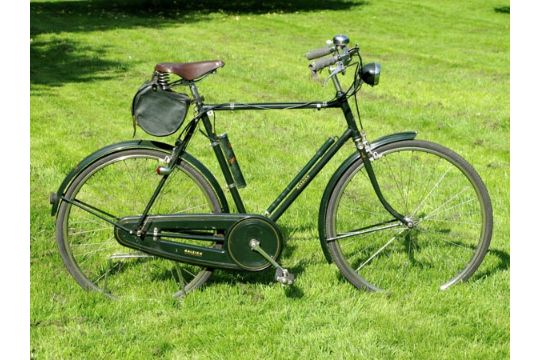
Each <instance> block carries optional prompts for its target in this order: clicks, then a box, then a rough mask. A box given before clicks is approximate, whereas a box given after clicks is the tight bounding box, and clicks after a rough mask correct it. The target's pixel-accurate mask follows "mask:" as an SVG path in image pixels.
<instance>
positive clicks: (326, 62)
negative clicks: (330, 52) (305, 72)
mask: <svg viewBox="0 0 540 360" xmlns="http://www.w3.org/2000/svg"><path fill="white" fill-rule="evenodd" d="M338 60H339V56H331V57H327V58H323V59H320V60H317V61H314V62H312V63H311V64H309V69H310V70H311V71H319V70H320V69H322V68H325V67H327V66H330V65H334V64H335V63H337V62H338Z"/></svg>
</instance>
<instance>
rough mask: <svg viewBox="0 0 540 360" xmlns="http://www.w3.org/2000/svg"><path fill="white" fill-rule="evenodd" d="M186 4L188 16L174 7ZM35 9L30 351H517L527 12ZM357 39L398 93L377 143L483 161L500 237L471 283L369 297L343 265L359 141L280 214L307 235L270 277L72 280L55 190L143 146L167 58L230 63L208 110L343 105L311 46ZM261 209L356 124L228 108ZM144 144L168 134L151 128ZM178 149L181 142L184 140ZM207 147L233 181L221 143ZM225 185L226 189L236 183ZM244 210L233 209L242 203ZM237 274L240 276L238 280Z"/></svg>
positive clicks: (294, 236) (240, 355)
mask: <svg viewBox="0 0 540 360" xmlns="http://www.w3.org/2000/svg"><path fill="white" fill-rule="evenodd" d="M176 3H177V4H176ZM267 3H270V2H265V3H262V4H261V3H260V2H256V1H251V0H243V1H231V2H226V5H223V4H220V2H219V1H213V0H205V1H192V0H187V1H177V2H172V1H169V2H166V1H146V2H143V1H133V2H131V1H127V0H122V1H116V2H108V1H65V2H63V1H35V2H32V3H31V4H30V8H31V42H30V51H31V69H30V73H31V84H30V85H31V99H30V101H31V184H30V186H31V188H30V197H31V258H30V262H31V274H30V276H31V285H30V291H31V310H30V311H31V314H30V316H31V324H30V335H31V356H32V357H34V358H36V359H49V358H50V359H59V358H60V359H72V358H84V359H100V358H111V359H115V358H130V359H131V358H133V359H147V358H154V357H155V358H166V359H273V358H276V359H299V358H301V359H308V358H336V359H349V358H367V359H388V358H399V359H417V358H422V359H423V358H425V359H471V358H473V359H474V358H478V359H486V358H490V359H491V358H497V359H499V358H508V357H509V353H510V349H509V347H510V326H509V324H510V276H509V268H510V239H509V234H510V229H509V213H510V204H509V177H510V152H509V130H510V111H509V107H510V105H509V78H510V67H509V63H510V54H509V48H510V40H509V26H510V24H509V23H510V21H509V9H510V8H509V3H508V1H507V0H495V1H493V0H488V1H464V0H459V1H452V2H440V1H435V0H430V1H422V2H420V1H418V2H417V1H414V2H411V1H405V0H382V1H360V0H350V1H349V0H342V1H340V0H332V1H306V0H301V1H296V2H293V1H291V2H288V1H281V0H280V1H276V2H272V5H268V4H267ZM339 33H344V34H347V35H348V36H349V37H350V38H351V42H353V43H359V44H360V47H361V50H362V54H363V57H364V61H366V62H372V61H376V62H380V63H382V75H381V80H380V84H379V86H377V87H374V88H368V87H367V86H366V87H364V88H363V89H362V91H361V97H360V103H361V110H362V117H363V123H364V126H365V127H366V128H367V131H368V135H369V137H370V139H375V138H377V137H379V136H382V135H385V134H389V133H394V132H399V131H404V130H416V131H418V133H419V135H418V138H419V139H424V140H430V141H433V142H438V143H441V144H443V145H445V146H447V147H449V148H452V149H454V150H455V151H457V152H458V153H460V154H461V155H462V156H463V157H465V158H466V159H467V160H468V161H469V162H470V163H471V164H473V165H474V167H475V168H476V169H477V171H478V172H479V174H480V175H481V176H482V178H483V179H484V181H485V183H486V185H487V187H488V190H489V192H490V195H491V199H492V202H493V211H494V234H493V239H492V245H491V248H490V250H489V252H488V254H487V255H486V258H485V261H484V263H483V264H482V265H481V267H480V269H479V270H478V272H477V273H476V274H475V276H473V278H472V279H471V281H469V282H468V283H465V284H461V285H458V286H455V287H453V288H451V289H450V290H448V291H445V292H440V291H438V290H436V288H433V287H430V286H425V285H423V284H421V283H420V284H418V287H416V288H412V289H411V288H409V289H406V290H400V289H397V290H396V291H395V292H393V293H392V294H391V295H388V294H381V293H366V292H362V291H358V290H356V289H354V288H353V287H352V286H351V285H350V284H349V283H347V282H346V281H345V280H343V278H342V277H341V276H340V274H339V272H338V270H337V268H336V266H335V265H329V264H327V263H326V261H325V259H324V255H323V253H322V251H321V249H320V245H319V241H318V233H317V216H318V209H319V202H320V198H321V195H322V191H323V190H324V188H325V186H326V183H327V182H328V180H329V178H330V176H331V175H332V173H333V171H334V170H335V169H336V168H337V166H338V165H339V164H340V163H341V161H343V159H345V158H346V157H347V156H348V155H349V154H350V153H351V152H352V151H354V148H353V147H352V145H351V146H347V147H345V148H344V149H342V151H341V152H340V153H339V154H338V155H337V156H336V158H335V159H333V160H332V162H331V163H330V164H329V166H328V167H327V168H326V169H325V170H324V171H323V172H322V173H321V175H320V176H319V177H318V178H316V179H315V180H314V181H313V182H312V184H311V185H310V187H309V188H308V189H307V190H306V191H305V192H304V193H303V194H302V196H301V197H300V198H299V199H298V201H297V202H296V203H295V204H294V205H293V206H292V207H291V208H290V209H289V210H288V212H287V213H286V214H285V215H284V216H283V217H282V218H281V219H280V221H279V225H280V226H282V227H283V228H284V229H285V232H286V233H287V234H288V235H289V239H288V250H287V251H285V253H284V255H283V257H282V263H283V264H284V265H285V266H287V267H291V268H298V269H301V271H300V272H299V274H298V279H297V282H296V288H295V289H294V290H286V289H284V288H282V287H281V286H279V285H278V284H275V283H274V282H273V281H272V275H273V274H272V271H267V272H264V273H260V274H250V275H245V276H241V275H240V274H237V275H235V276H227V275H226V274H225V273H223V272H217V273H216V274H215V275H214V276H213V277H212V278H211V279H210V281H209V282H208V284H207V286H205V287H204V288H203V289H202V290H201V291H196V292H194V293H192V294H190V295H188V296H187V297H186V298H185V299H184V300H182V301H181V302H175V301H172V300H170V299H164V300H163V301H156V302H142V301H128V300H125V301H124V300H121V301H111V300H108V299H107V298H105V297H103V296H101V295H99V294H92V293H88V292H85V291H83V290H82V289H81V288H80V287H79V286H78V285H77V284H76V282H75V281H74V280H73V279H72V278H71V277H70V276H69V274H68V273H67V271H66V270H65V268H64V265H63V263H62V260H61V258H60V255H59V253H58V249H57V246H56V243H55V240H54V239H55V236H54V218H53V217H51V216H50V205H49V203H48V195H49V193H50V192H51V191H55V190H56V189H57V187H58V186H59V184H60V183H61V182H62V180H63V178H64V177H65V176H66V175H67V173H68V172H69V171H70V170H71V169H72V168H73V167H74V166H75V165H76V164H77V163H78V162H79V161H80V160H81V159H82V158H84V157H85V156H86V155H88V154H89V153H91V152H93V151H95V150H97V149H99V148H101V147H103V146H106V145H108V144H111V143H115V142H120V141H124V140H129V139H131V138H132V133H133V129H132V120H131V116H130V105H131V99H132V96H133V94H134V93H135V91H136V90H137V88H138V87H139V85H140V84H141V83H142V82H143V81H144V80H146V79H148V78H149V76H150V74H151V72H152V70H153V67H154V65H155V64H156V63H158V62H165V61H178V62H187V61H198V60H210V59H221V60H223V61H224V62H225V64H226V65H225V67H224V68H223V69H220V70H219V71H218V72H217V75H213V76H210V77H209V78H207V79H205V80H204V81H202V82H201V83H200V86H199V89H200V91H201V93H202V94H203V95H204V96H205V98H206V100H207V102H209V103H222V102H230V101H235V102H272V101H282V100H287V101H301V100H325V99H330V98H332V97H333V95H334V94H333V88H332V87H331V86H326V87H321V86H319V85H318V84H316V83H314V82H313V81H311V80H310V79H309V72H308V69H307V66H306V65H307V62H306V61H305V59H304V58H303V54H305V53H306V51H308V50H310V49H313V48H318V47H321V46H323V45H324V41H325V40H326V39H329V38H331V37H332V36H333V35H335V34H339ZM217 115H218V116H217V119H216V126H217V129H218V131H220V132H227V133H228V135H229V138H230V139H231V141H232V142H233V144H234V146H235V152H236V155H237V157H238V159H239V161H240V163H241V165H242V169H243V172H244V176H245V177H246V180H247V183H248V187H247V188H246V189H243V190H241V194H242V196H243V198H244V200H245V204H246V208H247V210H248V212H251V213H262V212H263V211H264V210H265V209H266V208H267V207H268V205H269V204H270V203H271V202H272V200H273V199H274V198H275V197H276V196H277V195H278V194H279V192H280V191H281V190H282V189H283V188H284V187H285V186H286V185H287V184H288V182H289V180H290V179H291V178H292V176H293V175H294V174H296V172H297V171H298V169H299V168H300V167H301V166H302V165H303V164H304V163H305V162H307V160H308V159H309V158H310V157H311V156H312V155H313V153H314V152H315V151H316V150H317V148H318V146H319V145H320V144H322V143H323V142H324V141H325V140H326V139H327V138H328V137H329V136H335V135H340V134H341V133H342V130H343V126H344V125H343V120H342V117H341V114H340V112H339V111H335V110H328V111H319V112H317V111H311V110H306V111H280V112H277V111H276V112H273V111H261V112H254V111H253V112H249V111H246V112H223V113H218V114H217ZM136 138H144V139H151V137H150V136H149V135H147V134H145V133H144V132H143V131H142V130H140V129H139V130H138V131H137V134H136ZM174 139H175V138H174V137H173V136H171V137H168V138H165V139H161V140H164V141H166V142H169V143H172V142H173V141H174ZM190 152H191V153H192V154H196V156H197V158H198V159H199V160H201V161H202V162H203V163H205V164H206V165H207V166H208V167H209V168H210V169H211V170H213V171H214V173H215V174H218V173H217V170H218V166H217V164H216V162H215V160H214V158H213V154H212V153H211V150H210V148H209V146H208V143H207V140H206V139H205V138H204V137H203V136H197V137H196V139H195V140H194V143H193V146H192V147H191V149H190ZM219 180H220V181H222V179H221V178H219ZM229 203H230V204H232V201H229ZM233 280H238V281H233Z"/></svg>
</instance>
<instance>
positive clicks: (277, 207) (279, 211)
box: [199, 93, 414, 223]
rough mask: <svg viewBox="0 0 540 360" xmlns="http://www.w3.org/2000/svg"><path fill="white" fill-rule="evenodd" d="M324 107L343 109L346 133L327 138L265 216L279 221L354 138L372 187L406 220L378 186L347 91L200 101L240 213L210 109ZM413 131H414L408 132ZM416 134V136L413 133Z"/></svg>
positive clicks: (393, 213)
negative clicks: (299, 97) (322, 96)
mask: <svg viewBox="0 0 540 360" xmlns="http://www.w3.org/2000/svg"><path fill="white" fill-rule="evenodd" d="M325 108H340V109H341V110H342V111H343V114H344V117H345V120H346V122H347V129H346V130H345V131H344V132H343V134H342V135H341V136H340V137H339V138H337V139H333V138H330V139H328V140H327V141H326V142H325V143H324V144H323V145H322V146H321V148H320V149H319V150H318V151H317V152H316V154H315V156H314V157H313V158H311V159H310V160H309V161H308V163H307V164H306V165H305V166H304V167H303V168H302V169H301V170H300V172H299V173H298V174H297V175H296V176H295V177H294V178H293V179H292V180H291V182H290V183H289V184H288V185H287V186H286V187H285V189H284V190H283V191H282V192H281V194H280V195H279V196H278V197H277V198H276V200H274V202H273V203H272V204H271V205H270V206H269V207H268V208H267V210H266V212H265V214H264V215H266V216H268V217H269V218H270V219H272V220H273V221H277V220H278V219H279V218H280V217H281V215H283V213H284V212H285V211H286V210H287V209H288V208H289V206H290V205H291V204H292V203H293V202H294V200H296V198H297V197H298V196H299V195H300V194H301V193H302V191H303V190H304V189H305V188H306V187H307V186H308V185H309V183H311V181H312V180H313V179H314V178H315V177H316V176H317V174H318V173H319V172H320V171H321V170H322V169H323V168H324V166H325V165H326V164H327V163H328V162H329V161H330V160H331V159H332V158H333V156H334V155H335V154H336V153H337V152H338V151H339V150H340V149H341V147H342V146H343V145H344V144H345V143H346V142H347V141H348V140H352V141H353V142H354V143H355V144H356V147H357V149H358V151H359V153H360V156H361V157H362V159H363V161H364V162H365V163H366V170H367V172H368V175H369V178H370V181H371V183H372V185H373V188H374V190H375V192H376V194H377V196H378V198H379V200H380V201H381V203H382V205H383V206H384V207H385V209H386V210H387V211H388V212H389V213H390V214H392V215H393V216H394V217H395V218H396V219H398V220H400V221H401V222H403V223H407V219H405V217H404V216H403V215H401V214H399V213H398V212H397V211H396V210H394V209H393V208H392V206H391V205H390V204H389V203H388V202H387V201H386V200H385V198H384V196H383V194H382V192H381V189H380V187H379V185H378V182H377V179H376V176H375V173H374V172H373V169H372V167H371V164H370V154H369V153H368V149H366V147H364V146H362V141H363V139H362V137H361V133H360V131H359V129H358V127H357V125H356V121H355V118H354V116H353V114H352V111H351V108H350V106H349V103H348V101H347V98H346V96H345V94H343V93H338V96H337V97H336V99H335V100H333V101H330V102H322V101H321V102H309V103H305V102H304V103H301V102H294V103H246V104H236V103H227V104H220V105H202V104H200V107H199V113H201V114H202V116H201V119H202V122H203V124H204V127H205V130H206V132H207V134H208V137H209V138H210V140H211V142H212V145H213V147H214V152H215V154H216V157H217V159H218V162H219V164H220V167H221V171H222V172H223V175H224V177H225V180H226V181H227V185H228V187H229V189H230V192H231V195H232V198H233V200H234V202H235V205H236V208H237V209H238V212H240V213H245V207H244V204H243V202H242V199H241V197H240V193H239V191H238V189H237V188H236V186H235V184H234V180H233V177H232V175H231V172H230V170H229V167H228V166H227V162H226V160H225V158H224V156H223V153H222V152H221V151H220V149H219V147H218V146H217V145H216V144H217V143H218V139H217V135H216V134H215V133H214V131H213V128H212V124H211V122H210V119H209V117H208V112H209V111H234V110H272V109H276V110H285V109H289V110H292V109H325ZM409 134H413V133H409ZM412 136H413V137H414V135H412Z"/></svg>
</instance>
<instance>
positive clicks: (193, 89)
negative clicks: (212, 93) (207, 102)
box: [189, 81, 203, 107]
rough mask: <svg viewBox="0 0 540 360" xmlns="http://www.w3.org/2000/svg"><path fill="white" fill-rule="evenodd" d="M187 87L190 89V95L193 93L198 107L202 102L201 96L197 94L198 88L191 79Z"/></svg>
mask: <svg viewBox="0 0 540 360" xmlns="http://www.w3.org/2000/svg"><path fill="white" fill-rule="evenodd" d="M189 89H190V90H191V95H193V98H194V99H195V103H196V104H197V106H198V107H200V106H201V105H202V104H203V103H202V102H203V98H202V97H201V95H199V90H198V89H197V86H196V85H195V83H194V82H193V81H190V82H189Z"/></svg>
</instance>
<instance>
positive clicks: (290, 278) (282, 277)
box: [274, 267, 294, 285]
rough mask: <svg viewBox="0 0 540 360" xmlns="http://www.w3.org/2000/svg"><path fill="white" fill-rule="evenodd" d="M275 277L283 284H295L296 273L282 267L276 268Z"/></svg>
mask: <svg viewBox="0 0 540 360" xmlns="http://www.w3.org/2000/svg"><path fill="white" fill-rule="evenodd" d="M274 279H275V280H276V281H277V282H278V283H280V284H282V285H292V284H294V274H293V273H290V272H289V270H287V269H284V268H282V267H278V268H277V269H276V275H275V276H274Z"/></svg>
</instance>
